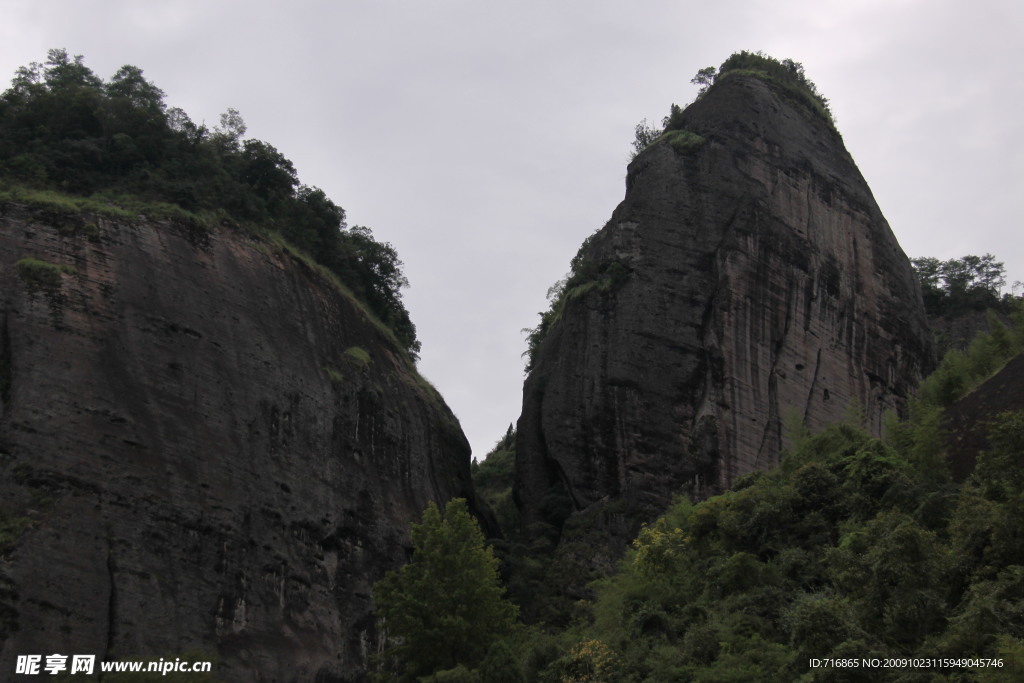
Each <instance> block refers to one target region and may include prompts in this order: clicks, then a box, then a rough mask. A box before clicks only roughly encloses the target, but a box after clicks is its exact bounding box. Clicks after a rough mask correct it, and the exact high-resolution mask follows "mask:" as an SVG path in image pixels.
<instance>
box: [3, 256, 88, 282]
mask: <svg viewBox="0 0 1024 683" xmlns="http://www.w3.org/2000/svg"><path fill="white" fill-rule="evenodd" d="M14 268H15V271H16V272H17V273H18V277H20V278H21V280H22V282H24V283H25V284H26V285H28V287H29V289H56V288H58V287H60V283H61V275H62V274H63V273H68V274H74V273H75V272H76V271H75V269H74V268H73V267H71V266H59V265H57V264H55V263H50V262H48V261H41V260H39V259H34V258H23V259H21V260H20V261H18V262H17V263H16V264H15V266H14Z"/></svg>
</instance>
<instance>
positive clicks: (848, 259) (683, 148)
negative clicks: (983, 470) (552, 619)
mask: <svg viewBox="0 0 1024 683" xmlns="http://www.w3.org/2000/svg"><path fill="white" fill-rule="evenodd" d="M683 117H684V121H683V127H684V128H685V129H686V130H688V131H690V132H692V133H695V134H696V135H699V136H700V138H693V137H689V138H686V137H684V138H683V139H682V140H680V139H679V137H678V136H677V137H676V144H675V145H674V144H673V141H672V138H673V136H672V135H667V136H663V137H662V138H661V139H660V140H659V141H657V142H655V143H653V144H652V145H651V146H649V147H648V148H647V149H646V150H644V151H643V152H642V153H641V154H639V155H638V156H637V158H636V159H635V160H634V161H633V162H632V163H631V164H630V166H629V169H628V176H627V179H626V196H625V199H624V200H623V201H622V203H621V204H620V205H619V206H618V208H617V209H616V210H615V212H614V213H613V215H612V217H611V220H610V221H609V222H608V224H607V225H606V226H605V227H604V228H603V229H601V230H600V231H599V232H598V233H596V234H595V235H594V236H593V237H592V238H591V239H590V240H589V241H588V243H587V244H586V245H585V246H584V248H583V251H582V257H583V259H584V261H586V262H588V263H590V264H591V267H592V269H593V270H594V271H595V272H597V273H599V275H598V278H601V277H602V276H601V275H600V274H602V273H603V274H608V273H616V272H617V273H619V274H620V275H618V276H616V277H604V279H599V280H598V281H595V283H594V284H593V286H590V287H587V286H578V287H577V288H576V290H575V292H570V295H569V296H567V297H566V299H567V303H566V305H565V308H564V310H563V311H562V314H561V317H560V319H559V320H558V321H557V322H555V323H554V324H553V325H552V326H551V328H550V330H549V332H548V333H547V335H546V337H545V339H544V340H543V343H542V344H541V346H540V348H539V352H538V354H537V356H536V361H535V364H534V367H533V369H532V371H531V372H530V374H529V376H528V378H527V380H526V383H525V387H524V396H523V413H522V416H521V418H520V420H519V426H518V442H517V453H518V461H517V468H518V473H517V482H516V489H515V491H516V497H517V500H518V501H519V504H520V507H521V511H522V513H523V520H524V522H525V523H526V524H528V525H529V524H531V523H534V522H548V523H554V524H555V525H556V526H557V525H559V524H560V523H561V522H562V521H563V519H564V516H565V514H567V513H577V514H579V513H581V512H588V513H590V512H593V511H594V510H599V509H611V510H614V511H615V514H614V515H602V516H603V517H605V518H610V519H612V521H611V522H608V526H609V530H610V531H611V533H612V535H618V536H620V537H622V538H627V537H629V536H630V535H631V534H633V533H635V531H636V529H637V525H638V524H639V523H640V522H641V521H644V520H647V519H650V518H651V517H653V516H655V515H656V514H657V513H658V512H660V511H661V510H662V509H664V507H665V506H666V505H667V504H668V503H669V502H670V500H671V497H672V496H673V495H675V494H678V493H684V494H688V495H690V496H692V497H695V498H704V497H707V496H709V495H712V494H715V493H718V492H721V491H722V490H724V489H727V488H728V487H729V486H730V485H731V484H732V483H733V482H734V481H735V480H736V479H737V477H739V476H741V475H743V474H744V473H747V472H750V471H752V470H758V469H763V468H767V467H769V466H771V465H773V464H775V463H776V462H777V461H778V458H779V455H780V451H781V450H782V449H783V447H784V445H785V436H784V428H783V424H784V422H786V421H787V420H790V419H793V420H798V421H802V422H803V423H804V424H806V425H807V426H808V427H809V428H811V429H818V428H821V427H823V426H825V425H827V424H829V423H832V422H835V421H839V420H841V419H843V418H844V416H846V415H848V414H849V413H850V411H861V412H862V413H863V416H864V420H865V422H866V424H867V426H868V428H869V429H870V431H872V432H874V433H878V432H879V431H880V429H881V422H882V416H883V413H884V412H885V411H887V410H889V409H895V410H897V411H899V410H901V409H902V408H903V407H904V400H905V398H906V397H907V396H908V394H909V393H910V392H911V391H912V389H913V388H914V387H915V386H916V384H917V382H918V381H919V379H920V378H921V377H922V375H923V374H924V373H926V372H927V371H928V370H930V368H931V367H932V365H933V362H934V361H933V351H932V335H931V332H930V331H929V328H928V325H927V321H926V318H925V313H924V309H923V306H922V303H921V295H920V292H919V288H918V286H917V284H916V282H915V279H914V273H913V270H912V268H911V266H910V263H909V261H908V259H907V257H906V256H905V255H904V253H903V251H902V250H901V249H900V246H899V244H898V243H897V241H896V239H895V237H894V236H893V233H892V232H891V230H890V229H889V226H888V224H887V223H886V221H885V219H884V217H883V216H882V214H881V212H880V211H879V208H878V206H877V205H876V203H875V201H874V199H873V197H872V195H871V192H870V190H869V188H868V186H867V184H866V183H865V181H864V179H863V178H862V177H861V175H860V172H859V171H858V170H857V167H856V166H855V164H854V162H853V160H852V159H851V157H850V155H849V153H848V152H847V151H846V149H845V147H844V145H843V142H842V139H841V137H840V136H839V134H838V133H837V132H836V131H835V130H834V128H833V127H832V126H831V124H830V123H829V122H828V121H826V120H825V118H824V117H823V116H821V115H820V114H818V113H815V112H813V111H811V110H810V109H809V108H807V107H806V106H804V105H802V104H800V103H799V102H795V101H794V100H793V99H792V98H787V97H785V96H784V95H782V94H780V93H779V92H778V91H777V90H776V89H775V88H774V87H773V86H770V85H769V84H768V83H766V82H765V81H763V80H761V79H760V78H757V77H755V76H750V75H744V74H740V73H737V74H729V75H728V77H726V78H722V79H721V82H719V83H717V84H716V85H715V86H713V87H712V88H711V89H710V90H709V91H708V92H707V93H706V95H705V96H704V97H702V98H700V99H699V100H698V101H697V102H695V103H694V104H693V105H691V106H690V107H689V108H688V109H687V110H686V111H685V113H684V115H683ZM701 138H702V139H703V140H702V141H701ZM613 264H617V265H613ZM622 273H625V275H621V274H622ZM609 503H615V505H614V506H613V507H611V508H609V506H608V504H609ZM595 518H596V517H595Z"/></svg>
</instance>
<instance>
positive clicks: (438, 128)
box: [0, 0, 1024, 458]
mask: <svg viewBox="0 0 1024 683" xmlns="http://www.w3.org/2000/svg"><path fill="white" fill-rule="evenodd" d="M55 47H62V48H66V49H67V50H68V52H70V53H71V54H81V55H84V56H85V63H86V64H87V65H88V66H89V67H91V68H92V69H93V71H95V72H96V73H97V75H99V76H101V77H102V78H105V79H106V78H110V76H112V75H113V73H114V72H115V71H116V70H117V69H118V67H120V66H121V65H124V64H133V65H135V66H138V67H140V68H142V69H143V70H144V72H145V75H146V77H147V78H149V79H150V80H151V81H153V82H154V83H155V84H156V85H157V86H159V87H160V88H162V89H163V90H164V91H165V92H166V94H167V102H168V103H169V104H170V105H171V106H178V107H181V108H182V109H184V110H185V111H186V112H188V113H189V115H190V116H191V118H192V119H193V120H194V121H196V122H203V121H205V122H206V123H207V124H208V125H211V126H212V125H214V124H216V123H218V121H219V116H220V113H221V112H223V111H225V110H226V109H227V108H228V107H234V108H236V109H238V110H239V111H240V112H241V114H242V116H243V118H244V119H245V121H246V123H247V124H248V127H249V130H248V134H247V137H254V138H258V139H261V140H265V141H267V142H269V143H270V144H272V145H274V146H275V147H277V148H278V149H279V150H280V151H281V152H282V153H283V154H284V155H285V156H287V157H288V158H290V159H291V160H292V161H293V162H294V163H295V166H296V168H297V169H298V172H299V176H300V178H301V179H302V180H303V182H305V183H306V184H309V185H316V186H318V187H321V188H323V189H324V190H325V191H326V192H327V194H328V195H329V196H330V197H331V198H332V199H333V200H334V201H335V202H336V203H338V204H340V205H341V206H342V207H344V208H345V210H346V212H347V214H348V221H349V223H350V224H358V225H366V226H369V227H371V228H372V229H373V231H374V234H375V235H376V237H377V238H378V239H381V240H384V241H388V242H391V243H392V244H393V245H394V246H395V248H396V249H397V250H398V252H399V255H400V257H401V258H402V260H403V261H404V263H405V271H406V275H407V276H408V278H409V281H410V283H411V285H412V286H411V288H410V289H408V290H406V292H405V301H406V304H407V305H408V307H409V310H410V313H411V314H412V318H413V322H414V323H415V324H416V326H417V328H418V331H419V336H420V339H421V340H422V342H423V353H422V360H421V361H420V370H421V372H422V373H423V374H424V375H425V376H426V377H427V378H429V379H430V380H431V381H432V382H433V383H434V384H435V385H436V386H437V387H438V389H439V390H440V391H441V393H442V394H443V395H444V397H445V400H446V401H447V402H448V404H449V405H450V406H451V408H452V410H454V411H455V413H456V415H457V416H458V417H459V419H460V421H461V423H462V426H463V429H464V430H465V431H466V434H467V436H468V437H469V439H470V442H471V443H472V445H473V451H474V455H475V456H476V457H479V458H482V457H483V456H484V455H485V454H486V453H487V451H488V450H489V449H490V448H491V446H493V444H494V443H495V441H497V439H499V438H500V437H501V436H502V435H503V434H504V432H505V429H506V428H507V426H508V424H509V423H510V422H513V421H515V420H516V419H518V417H519V409H520V404H521V398H522V393H521V390H522V379H523V361H522V359H521V357H520V354H522V352H523V351H524V349H525V340H524V337H523V335H522V333H521V330H522V329H523V328H525V327H532V326H534V325H535V324H536V322H537V313H538V312H539V311H541V310H542V309H544V308H546V306H547V302H546V300H545V293H546V291H547V289H548V287H549V286H550V285H551V284H552V283H553V282H554V281H556V280H558V279H559V278H561V277H562V276H563V275H564V274H565V272H566V271H567V270H568V264H569V259H570V258H572V256H573V255H574V254H575V253H576V250H577V248H578V247H579V245H580V243H581V242H582V241H583V239H584V238H586V237H587V236H588V235H589V234H591V233H592V232H593V231H595V230H597V229H598V228H600V227H601V226H602V225H604V223H605V222H606V221H607V219H608V218H609V216H610V215H611V212H612V210H613V209H614V208H615V206H616V205H617V204H618V203H619V201H621V199H622V197H623V193H624V182H623V181H624V178H625V169H626V163H627V160H628V156H629V149H630V142H631V140H632V138H633V127H634V126H635V125H636V123H637V122H639V121H640V120H641V119H643V118H646V119H647V120H648V121H650V122H660V121H661V118H662V117H663V116H664V115H665V114H666V113H667V112H668V109H669V105H670V104H671V103H673V102H675V103H678V104H680V105H682V104H686V103H688V102H689V101H691V100H692V99H693V97H694V95H695V94H696V86H693V85H691V84H690V82H689V81H690V79H691V78H692V77H693V75H694V74H695V73H696V71H697V70H698V69H700V68H701V67H705V66H711V65H714V66H717V65H719V64H720V63H721V62H722V61H724V60H725V58H726V57H728V56H729V55H730V54H731V53H733V52H736V51H739V50H751V51H756V50H764V51H765V52H766V53H767V54H769V55H772V56H774V57H777V58H779V59H782V58H785V57H790V58H792V59H794V60H796V61H799V62H802V63H803V64H804V66H805V68H806V72H807V74H808V76H809V77H810V78H811V79H812V80H814V81H815V82H816V83H817V85H818V88H819V90H820V91H821V92H823V93H824V94H825V95H826V96H827V97H828V98H829V99H830V100H831V103H832V109H833V112H834V114H835V116H836V120H837V124H838V127H839V130H840V132H841V133H842V134H843V137H844V139H845V141H846V145H847V148H848V149H849V150H850V152H851V154H852V155H853V157H854V159H855V160H856V161H857V163H858V165H859V167H860V169H861V172H862V173H863V174H864V176H865V178H866V179H867V181H868V184H869V185H870V186H871V189H872V191H873V192H874V194H875V198H876V199H877V201H878V203H879V205H880V206H881V208H882V212H883V213H884V214H885V216H886V217H887V218H888V220H889V224H890V225H891V226H892V229H893V231H894V232H895V233H896V236H897V237H898V238H899V240H900V243H901V244H902V245H903V248H904V250H905V251H906V252H907V254H908V255H910V256H925V255H928V256H936V257H939V258H943V259H946V258H953V257H959V256H963V255H965V254H983V253H985V252H991V253H993V254H995V255H996V256H997V257H998V258H999V259H1000V260H1002V261H1004V262H1005V263H1006V266H1007V270H1008V276H1009V277H1008V280H1009V282H1013V281H1014V280H1024V240H1022V239H1021V238H1020V232H1021V225H1020V215H1021V206H1020V205H1021V200H1022V199H1024V154H1022V150H1024V142H1022V135H1021V133H1022V130H1021V129H1022V125H1021V121H1022V120H1024V114H1022V111H1024V106H1022V105H1024V69H1022V66H1021V64H1022V61H1021V57H1020V52H1021V49H1022V47H1024V3H1021V2H1019V0H972V1H971V2H966V1H963V0H956V1H953V0H857V1H851V0H806V1H804V0H772V1H770V2H769V1H768V0H747V1H739V0H718V1H717V2H670V1H667V0H639V1H634V2H628V3H627V2H621V1H615V2H609V1H592V2H581V1H573V0H564V1H563V0H516V1H514V2H508V1H506V2H489V1H485V0H438V1H428V0H418V1H415V0H406V1H397V0H375V1H373V2H370V1H363V2H355V1H352V2H350V1H347V0H330V1H327V0H293V1H292V2H287V3H285V2H273V1H271V0H247V1H245V2H240V1H236V0H202V1H201V2H200V1H199V0H160V1H159V2H157V1H151V2H143V1H141V0H139V1H132V0H95V1H93V2H84V1H82V0H47V1H43V0H4V3H3V20H2V22H0V75H2V76H3V78H7V79H9V78H10V77H12V76H13V74H14V71H15V69H16V68H17V67H18V66H20V65H25V64H28V63H29V62H32V61H40V62H41V61H45V58H46V51H47V50H48V49H50V48H55Z"/></svg>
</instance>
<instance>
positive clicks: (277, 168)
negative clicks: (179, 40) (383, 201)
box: [0, 49, 419, 356]
mask: <svg viewBox="0 0 1024 683" xmlns="http://www.w3.org/2000/svg"><path fill="white" fill-rule="evenodd" d="M245 132H246V126H245V122H244V121H243V119H242V116H241V115H240V114H239V112H238V111H236V110H234V109H228V110H227V111H226V112H225V113H224V114H222V115H221V117H220V125H218V126H215V127H214V128H213V129H210V128H208V127H207V126H206V125H203V124H196V123H194V122H193V121H192V120H191V119H190V118H189V116H188V114H186V113H185V112H184V111H182V110H181V109H179V108H177V107H171V106H168V104H167V103H166V102H165V101H164V93H163V91H162V90H160V89H159V88H158V87H157V86H156V85H155V84H153V83H151V82H150V81H148V80H146V78H145V77H144V76H143V72H142V69H140V68H138V67H136V66H131V65H126V66H123V67H121V68H120V69H118V71H117V73H115V74H114V75H113V76H112V77H111V78H110V80H109V81H104V80H102V79H101V78H100V77H98V76H97V75H96V74H94V73H93V72H92V70H91V69H89V67H87V66H86V65H85V62H84V60H83V58H82V56H80V55H79V56H75V57H71V56H70V55H69V54H68V53H67V51H65V50H60V49H55V50H50V52H49V54H48V57H47V60H46V62H44V63H37V62H33V63H32V64H29V65H28V66H23V67H20V68H19V69H18V71H17V73H16V74H15V77H14V79H13V81H12V85H11V87H10V88H9V89H8V90H6V91H5V92H4V93H3V95H2V96H0V199H8V200H11V199H13V200H17V201H22V202H29V203H35V204H37V205H43V206H46V207H49V208H50V209H52V210H57V211H61V210H63V211H77V210H81V209H90V210H95V211H100V212H101V213H102V212H104V211H106V212H114V213H115V214H116V215H120V216H122V217H124V216H128V217H130V216H135V215H138V214H144V215H147V216H150V217H160V216H168V217H174V218H177V219H179V220H185V221H188V222H190V223H193V224H195V225H197V226H211V225H214V224H222V223H227V224H231V225H236V226H241V227H244V228H247V229H250V230H255V231H259V230H262V231H268V230H269V231H271V232H273V233H277V234H280V235H281V236H283V237H284V238H285V239H286V240H288V242H289V243H291V244H292V245H294V246H295V247H298V248H299V249H302V250H304V251H305V252H306V253H308V254H309V255H310V256H312V257H313V258H314V259H316V261H318V262H319V263H321V264H323V265H324V266H326V267H327V268H329V269H330V270H331V271H332V272H333V273H335V274H336V275H337V276H338V277H339V278H340V279H341V281H342V282H343V283H344V284H345V285H346V286H347V287H348V288H350V289H351V290H352V292H353V293H354V294H355V295H356V296H357V297H358V298H359V299H361V300H362V301H363V302H365V303H366V304H367V305H368V306H369V308H370V309H371V310H372V311H373V312H374V313H375V314H376V316H377V317H378V318H380V320H381V321H382V322H383V323H385V324H386V325H387V326H388V327H390V328H391V329H392V330H393V331H394V333H395V336H396V337H397V338H398V340H399V342H400V343H401V344H402V346H403V347H405V348H406V349H407V350H408V351H409V352H410V353H411V354H412V355H413V356H415V355H416V354H417V353H418V351H419V342H418V341H417V340H416V328H415V326H414V325H413V323H412V321H411V320H410V319H409V314H408V311H407V310H406V309H405V306H404V305H403V303H402V296H401V290H402V288H403V287H405V286H407V284H408V282H407V281H406V279H405V276H404V275H403V274H402V262H401V261H400V260H399V258H398V254H397V252H396V251H395V249H394V248H393V247H392V246H391V245H390V244H388V243H387V242H380V241H378V240H376V239H375V238H374V236H373V233H372V231H371V230H370V229H369V228H366V227H363V226H358V225H356V226H352V227H349V226H348V225H347V224H346V222H345V212H344V210H342V208H341V207H340V206H338V205H337V204H335V203H334V202H333V201H331V200H330V199H329V198H328V197H327V195H326V194H325V193H324V192H323V190H320V189H319V188H316V187H311V186H308V185H304V184H302V183H301V182H300V181H299V177H298V174H297V173H296V170H295V167H294V165H293V164H292V162H291V161H290V160H289V159H288V158H287V157H285V156H284V155H283V154H282V153H281V152H279V151H278V150H277V149H276V148H275V147H274V146H273V145H271V144H269V143H266V142H263V141H261V140H255V139H251V138H249V139H246V138H245V137H244V136H245ZM55 193H56V194H55Z"/></svg>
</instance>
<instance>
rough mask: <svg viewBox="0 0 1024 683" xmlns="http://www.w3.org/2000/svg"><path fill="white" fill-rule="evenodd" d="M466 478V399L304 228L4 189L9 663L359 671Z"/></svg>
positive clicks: (256, 675) (1, 367)
mask: <svg viewBox="0 0 1024 683" xmlns="http://www.w3.org/2000/svg"><path fill="white" fill-rule="evenodd" d="M455 495H463V496H466V495H471V484H470V479H469V446H468V444H467V442H466V440H465V438H464V436H463V434H462V431H461V429H460V428H459V425H458V423H457V421H456V420H455V418H454V416H453V415H452V413H451V412H450V411H449V410H448V408H447V407H446V406H445V405H444V403H443V401H442V400H441V398H440V397H439V396H438V394H437V393H436V392H435V391H434V389H433V388H432V387H430V386H429V385H428V384H427V383H426V382H425V381H424V380H423V379H422V378H420V377H419V376H418V375H417V374H416V371H415V368H414V367H413V366H412V364H411V362H410V361H409V360H408V358H407V357H406V356H405V354H404V352H403V351H401V350H400V347H399V345H398V344H396V342H395V341H394V340H393V338H392V337H390V336H389V334H388V332H387V331H386V330H385V329H384V328H382V327H381V326H380V325H379V324H378V323H375V322H374V321H373V320H372V319H371V318H370V316H369V315H368V314H367V313H366V312H365V311H364V310H363V309H362V308H361V307H360V306H359V305H358V304H357V303H355V301H354V300H353V299H352V298H351V297H350V296H348V295H346V294H344V293H343V289H342V288H341V287H340V285H337V284H336V283H334V282H333V281H332V280H331V279H330V278H329V277H328V276H326V275H325V274H324V272H323V271H322V270H320V269H318V268H317V267H315V266H313V265H311V264H310V263H309V262H307V261H305V260H304V259H302V258H300V257H299V256H297V255H294V254H292V253H291V252H290V251H289V250H288V249H287V248H286V247H284V246H281V245H280V244H277V243H275V242H273V241H272V240H269V239H257V238H254V237H252V236H247V235H245V234H242V233H239V232H238V231H236V230H232V229H228V228H219V229H215V230H204V229H199V228H193V227H189V226H186V225H182V224H178V223H173V222H168V221H147V220H144V219H142V218H141V217H140V219H139V220H130V221H129V220H110V219H105V218H103V217H97V216H75V215H72V216H68V215H48V214H41V213H39V212H38V211H32V210H29V209H27V208H26V207H24V206H20V205H15V204H8V205H6V206H4V207H3V208H2V216H0V506H2V509H0V516H2V522H3V524H2V529H0V530H2V534H0V553H2V555H3V560H2V562H0V634H2V636H3V643H2V655H0V671H4V672H8V674H9V673H10V672H13V671H14V659H15V657H16V656H17V655H20V654H31V653H36V654H43V655H46V654H52V653H55V652H56V653H64V654H75V653H80V654H96V655H98V657H99V659H101V660H103V659H108V660H109V659H113V658H116V657H127V656H152V657H164V658H165V659H171V660H173V659H174V657H176V656H182V655H183V653H192V655H193V656H192V659H205V658H208V656H210V655H214V656H216V657H218V658H219V659H220V664H218V665H217V666H216V667H215V670H214V673H215V675H217V676H218V677H219V678H223V679H225V680H231V681H311V680H314V679H315V680H317V681H333V680H356V679H359V678H360V677H361V673H360V672H361V670H362V668H363V666H364V665H365V663H366V658H367V655H368V654H372V652H373V651H374V649H375V648H376V647H377V644H378V641H377V635H376V634H375V629H374V620H373V617H372V615H371V607H372V605H371V594H370V587H371V585H372V583H373V581H374V580H376V579H378V578H380V576H382V575H383V573H384V572H385V571H386V570H387V569H390V568H392V567H394V566H396V565H398V564H399V563H401V562H402V561H404V560H405V559H406V547H407V546H408V545H409V539H408V528H409V523H410V522H411V521H413V520H415V519H417V518H418V516H419V514H420V513H421V512H422V510H423V509H424V508H425V507H426V505H427V503H428V502H429V501H431V500H434V501H437V502H441V501H444V500H447V499H448V498H450V497H452V496H455ZM184 658H186V659H187V658H188V657H187V656H186V657H184ZM8 674H5V675H8Z"/></svg>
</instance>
